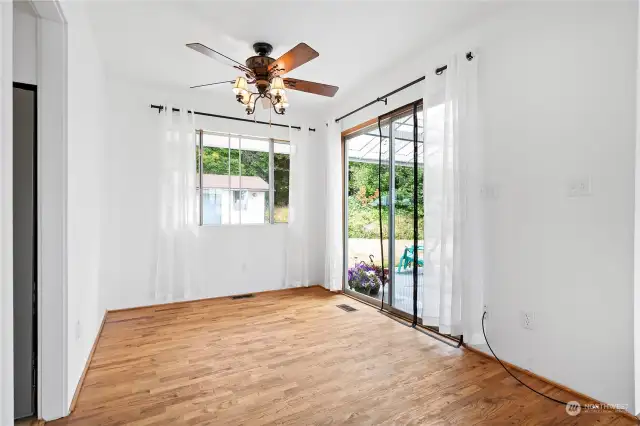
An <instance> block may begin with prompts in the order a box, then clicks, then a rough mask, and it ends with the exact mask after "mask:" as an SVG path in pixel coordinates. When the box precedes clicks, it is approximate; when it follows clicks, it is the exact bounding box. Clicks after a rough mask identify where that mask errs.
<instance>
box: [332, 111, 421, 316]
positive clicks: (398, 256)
mask: <svg viewBox="0 0 640 426" xmlns="http://www.w3.org/2000/svg"><path fill="white" fill-rule="evenodd" d="M413 124H414V120H413V111H412V109H407V110H404V111H402V112H400V113H399V114H397V115H395V116H392V117H390V118H388V119H386V120H385V121H383V122H382V123H381V126H380V128H378V124H377V123H375V124H373V125H371V126H367V127H364V128H363V129H361V130H359V131H357V132H355V133H352V134H350V135H348V136H346V137H345V140H344V153H345V155H344V161H345V162H344V170H345V174H344V178H345V179H344V181H345V182H344V183H345V187H344V191H345V192H344V194H345V197H344V198H345V204H344V211H345V215H344V219H345V241H344V244H345V247H344V249H345V279H344V283H345V286H344V291H345V292H347V293H348V294H351V295H354V296H356V297H359V298H363V299H365V300H366V301H368V302H373V303H378V304H379V303H380V300H381V299H382V297H383V296H382V290H381V289H377V288H376V283H377V282H379V280H378V281H376V280H375V279H373V278H368V277H371V274H372V273H373V274H375V273H376V272H379V271H380V267H381V264H382V258H381V256H380V253H381V241H380V234H381V233H380V216H379V213H380V210H381V212H382V250H383V253H384V266H385V270H386V273H385V276H386V277H387V279H388V283H387V285H386V288H385V294H384V301H385V305H387V307H388V308H389V309H391V310H393V311H395V312H397V313H399V314H402V315H405V316H412V315H413V269H414V268H417V270H418V292H417V296H418V297H417V305H418V316H419V317H420V316H421V315H422V301H423V292H424V290H423V285H424V284H423V283H424V271H425V268H429V265H428V264H425V262H427V263H428V260H426V259H428V256H429V254H430V250H431V249H432V247H430V246H429V245H428V244H427V245H426V246H425V240H424V203H423V181H424V167H423V164H424V149H423V140H424V125H423V114H422V107H420V108H419V109H418V114H417V124H418V165H417V169H416V168H415V167H414V157H413V152H414V146H413ZM380 134H381V135H382V139H380ZM379 166H380V167H379ZM414 170H416V171H417V184H418V197H417V213H418V218H419V223H418V227H417V236H418V244H417V245H416V244H414V240H413V235H414V223H413V212H414V198H415V197H414V185H413V183H414V180H415V179H416V175H415V174H414ZM379 181H380V186H379ZM379 187H380V188H381V190H380V191H379V190H378V188H379ZM425 253H426V254H425ZM372 283H373V284H372Z"/></svg>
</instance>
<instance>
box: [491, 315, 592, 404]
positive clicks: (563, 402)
mask: <svg viewBox="0 0 640 426" xmlns="http://www.w3.org/2000/svg"><path fill="white" fill-rule="evenodd" d="M486 317H487V313H486V312H485V313H483V314H482V334H483V335H484V341H485V342H487V346H488V347H489V350H490V351H491V353H492V354H493V357H494V358H495V359H496V361H498V362H499V363H500V365H501V366H502V368H504V369H505V371H506V372H507V373H509V375H510V376H511V377H513V378H514V379H516V380H517V381H518V382H520V384H521V385H522V386H524V387H526V388H527V389H529V390H531V391H533V392H535V393H537V394H538V395H540V396H543V397H545V398H547V399H548V400H550V401H553V402H556V403H558V404H561V405H567V404H568V402H565V401H561V400H559V399H555V398H554V397H552V396H549V395H545V394H543V393H542V392H539V391H537V390H535V389H534V388H532V387H531V386H529V385H528V384H526V383H525V382H523V381H522V380H520V379H518V378H517V377H516V376H514V375H513V373H512V372H511V371H509V369H508V368H507V366H506V365H504V364H503V363H502V361H500V358H498V356H497V355H496V353H495V352H494V351H493V349H491V345H490V344H489V339H487V333H486V332H485V331H484V319H485V318H486ZM580 408H585V409H588V407H585V406H584V405H582V404H580Z"/></svg>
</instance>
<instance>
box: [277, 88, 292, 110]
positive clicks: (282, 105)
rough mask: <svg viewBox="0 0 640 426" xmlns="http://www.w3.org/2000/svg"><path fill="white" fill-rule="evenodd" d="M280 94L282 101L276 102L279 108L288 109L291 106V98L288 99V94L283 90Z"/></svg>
mask: <svg viewBox="0 0 640 426" xmlns="http://www.w3.org/2000/svg"><path fill="white" fill-rule="evenodd" d="M280 96H281V98H280V102H278V103H277V104H276V108H277V109H287V108H289V100H288V99H287V94H286V93H284V91H283V92H282V94H281V95H280Z"/></svg>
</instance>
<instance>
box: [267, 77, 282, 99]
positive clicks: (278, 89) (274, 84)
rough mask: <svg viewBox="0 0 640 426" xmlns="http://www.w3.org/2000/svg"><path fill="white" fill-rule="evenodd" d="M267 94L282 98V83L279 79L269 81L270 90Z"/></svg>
mask: <svg viewBox="0 0 640 426" xmlns="http://www.w3.org/2000/svg"><path fill="white" fill-rule="evenodd" d="M269 93H271V95H272V96H284V81H283V80H282V78H280V77H274V78H273V80H271V89H269Z"/></svg>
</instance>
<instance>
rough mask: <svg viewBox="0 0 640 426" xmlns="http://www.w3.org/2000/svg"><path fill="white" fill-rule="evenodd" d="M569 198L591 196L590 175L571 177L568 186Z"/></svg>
mask: <svg viewBox="0 0 640 426" xmlns="http://www.w3.org/2000/svg"><path fill="white" fill-rule="evenodd" d="M567 192H568V194H567V195H568V196H569V198H576V197H589V196H591V177H590V176H586V177H581V178H576V179H572V180H571V181H570V182H569V187H568V191H567Z"/></svg>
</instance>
